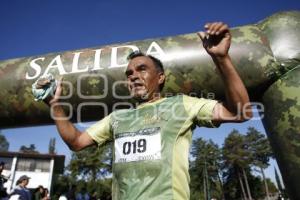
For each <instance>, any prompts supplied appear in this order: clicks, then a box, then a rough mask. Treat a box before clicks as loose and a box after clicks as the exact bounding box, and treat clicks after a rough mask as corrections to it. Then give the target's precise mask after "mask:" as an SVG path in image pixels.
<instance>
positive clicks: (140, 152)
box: [114, 127, 161, 163]
mask: <svg viewBox="0 0 300 200" xmlns="http://www.w3.org/2000/svg"><path fill="white" fill-rule="evenodd" d="M114 145H115V163H124V162H134V161H142V160H158V159H161V133H160V128H158V127H156V128H148V129H143V130H139V131H137V132H129V133H121V134H118V135H117V136H116V138H115V144H114Z"/></svg>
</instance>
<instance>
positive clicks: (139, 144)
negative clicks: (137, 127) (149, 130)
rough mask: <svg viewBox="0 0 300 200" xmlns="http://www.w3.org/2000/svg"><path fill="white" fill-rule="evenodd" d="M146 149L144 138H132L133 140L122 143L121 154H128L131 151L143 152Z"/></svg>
mask: <svg viewBox="0 0 300 200" xmlns="http://www.w3.org/2000/svg"><path fill="white" fill-rule="evenodd" d="M146 150H147V141H146V139H139V140H134V141H133V142H124V143H123V154H124V155H129V154H131V153H133V154H135V153H144V152H145V151H146Z"/></svg>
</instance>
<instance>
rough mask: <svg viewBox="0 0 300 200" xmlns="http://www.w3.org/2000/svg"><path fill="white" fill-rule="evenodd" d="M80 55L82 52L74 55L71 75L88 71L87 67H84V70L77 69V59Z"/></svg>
mask: <svg viewBox="0 0 300 200" xmlns="http://www.w3.org/2000/svg"><path fill="white" fill-rule="evenodd" d="M81 53H82V52H76V53H74V57H73V63H72V71H71V73H80V72H87V71H88V70H89V69H88V67H86V68H84V69H78V62H79V57H80V54H81Z"/></svg>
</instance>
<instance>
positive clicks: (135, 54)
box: [127, 51, 165, 73]
mask: <svg viewBox="0 0 300 200" xmlns="http://www.w3.org/2000/svg"><path fill="white" fill-rule="evenodd" d="M140 56H145V57H148V58H150V59H151V60H152V62H153V63H154V65H155V67H156V69H157V70H158V71H159V72H162V73H164V72H165V71H164V66H163V64H162V62H161V61H160V60H159V59H158V58H156V57H154V56H151V55H148V54H145V53H143V52H141V51H133V52H131V53H130V54H129V55H128V56H127V60H132V59H134V58H136V57H140Z"/></svg>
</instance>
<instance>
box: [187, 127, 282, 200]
mask: <svg viewBox="0 0 300 200" xmlns="http://www.w3.org/2000/svg"><path fill="white" fill-rule="evenodd" d="M271 156H272V151H271V148H270V145H269V142H268V140H267V138H266V137H265V135H264V134H262V133H260V132H259V131H257V130H256V129H255V128H253V127H249V128H248V131H247V133H246V134H245V135H243V134H241V133H239V132H238V131H237V130H235V129H234V130H232V131H231V132H230V133H229V135H228V136H227V138H226V139H225V142H224V145H223V147H222V148H219V147H218V145H216V144H215V143H213V142H212V141H211V140H209V141H206V140H204V139H202V138H199V139H197V140H195V141H193V144H192V149H191V161H190V175H191V185H190V188H191V199H192V200H193V199H206V197H205V194H206V193H208V191H209V194H210V195H209V196H210V197H211V198H217V199H222V196H223V193H224V196H225V197H226V199H232V200H235V199H243V198H244V197H243V196H247V190H246V189H247V187H246V179H247V182H248V185H249V189H250V191H251V195H252V197H253V199H263V198H264V197H265V195H266V194H265V184H264V181H263V180H262V178H261V177H260V176H255V175H253V173H252V170H253V169H255V167H258V168H259V169H263V168H266V167H267V166H268V165H269V160H270V157H271ZM205 166H206V167H205ZM205 170H207V175H208V176H207V177H208V183H209V184H208V185H207V184H205V179H206V176H205ZM243 172H245V176H246V179H245V178H244V176H243ZM220 175H222V178H220ZM262 177H263V176H262ZM266 183H267V186H268V187H269V192H270V193H271V194H272V193H274V192H276V191H277V190H276V188H274V187H275V186H274V184H273V183H271V181H270V180H269V179H266ZM241 184H242V185H241ZM242 186H243V188H244V191H245V194H243V192H242ZM207 187H208V188H207Z"/></svg>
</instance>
